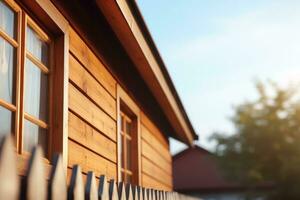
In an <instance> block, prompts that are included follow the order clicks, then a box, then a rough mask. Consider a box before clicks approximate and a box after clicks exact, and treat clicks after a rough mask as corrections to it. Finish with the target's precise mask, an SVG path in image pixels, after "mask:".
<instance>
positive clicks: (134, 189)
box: [132, 186, 140, 200]
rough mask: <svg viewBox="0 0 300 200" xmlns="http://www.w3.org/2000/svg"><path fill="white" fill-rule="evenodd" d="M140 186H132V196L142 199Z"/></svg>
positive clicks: (135, 198)
mask: <svg viewBox="0 0 300 200" xmlns="http://www.w3.org/2000/svg"><path fill="white" fill-rule="evenodd" d="M139 190H140V187H138V186H133V187H132V196H133V199H134V200H139V199H140V196H139V195H140V191H139Z"/></svg>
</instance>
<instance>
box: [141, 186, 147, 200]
mask: <svg viewBox="0 0 300 200" xmlns="http://www.w3.org/2000/svg"><path fill="white" fill-rule="evenodd" d="M142 193H143V200H148V191H147V189H146V188H142Z"/></svg>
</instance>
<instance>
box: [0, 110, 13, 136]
mask: <svg viewBox="0 0 300 200" xmlns="http://www.w3.org/2000/svg"><path fill="white" fill-rule="evenodd" d="M14 118H15V115H14V113H13V112H11V111H9V110H7V109H5V108H3V107H1V106H0V137H2V136H3V135H6V134H9V133H14V125H15V123H14V122H15V120H14Z"/></svg>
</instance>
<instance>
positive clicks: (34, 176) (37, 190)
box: [20, 147, 47, 200]
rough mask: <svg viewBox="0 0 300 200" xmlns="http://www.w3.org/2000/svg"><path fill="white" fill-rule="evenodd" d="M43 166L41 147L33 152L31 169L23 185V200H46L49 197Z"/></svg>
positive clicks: (29, 168)
mask: <svg viewBox="0 0 300 200" xmlns="http://www.w3.org/2000/svg"><path fill="white" fill-rule="evenodd" d="M45 175H46V174H45V169H44V164H43V152H42V149H41V148H40V147H35V148H33V150H32V153H31V156H30V160H29V167H28V170H27V173H26V176H25V178H24V179H23V180H22V185H21V193H20V198H21V199H24V198H26V199H28V200H45V199H46V196H47V182H46V178H45Z"/></svg>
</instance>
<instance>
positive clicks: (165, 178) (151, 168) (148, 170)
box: [142, 157, 172, 187]
mask: <svg viewBox="0 0 300 200" xmlns="http://www.w3.org/2000/svg"><path fill="white" fill-rule="evenodd" d="M142 166H143V168H142V172H143V173H144V174H147V175H148V176H151V177H152V178H153V179H155V180H157V181H159V182H161V183H163V184H165V185H167V186H169V187H172V176H171V175H170V174H167V173H166V172H165V171H163V170H162V169H161V168H159V167H158V166H156V165H155V164H153V163H152V162H151V161H149V160H148V159H146V158H145V157H142Z"/></svg>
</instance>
